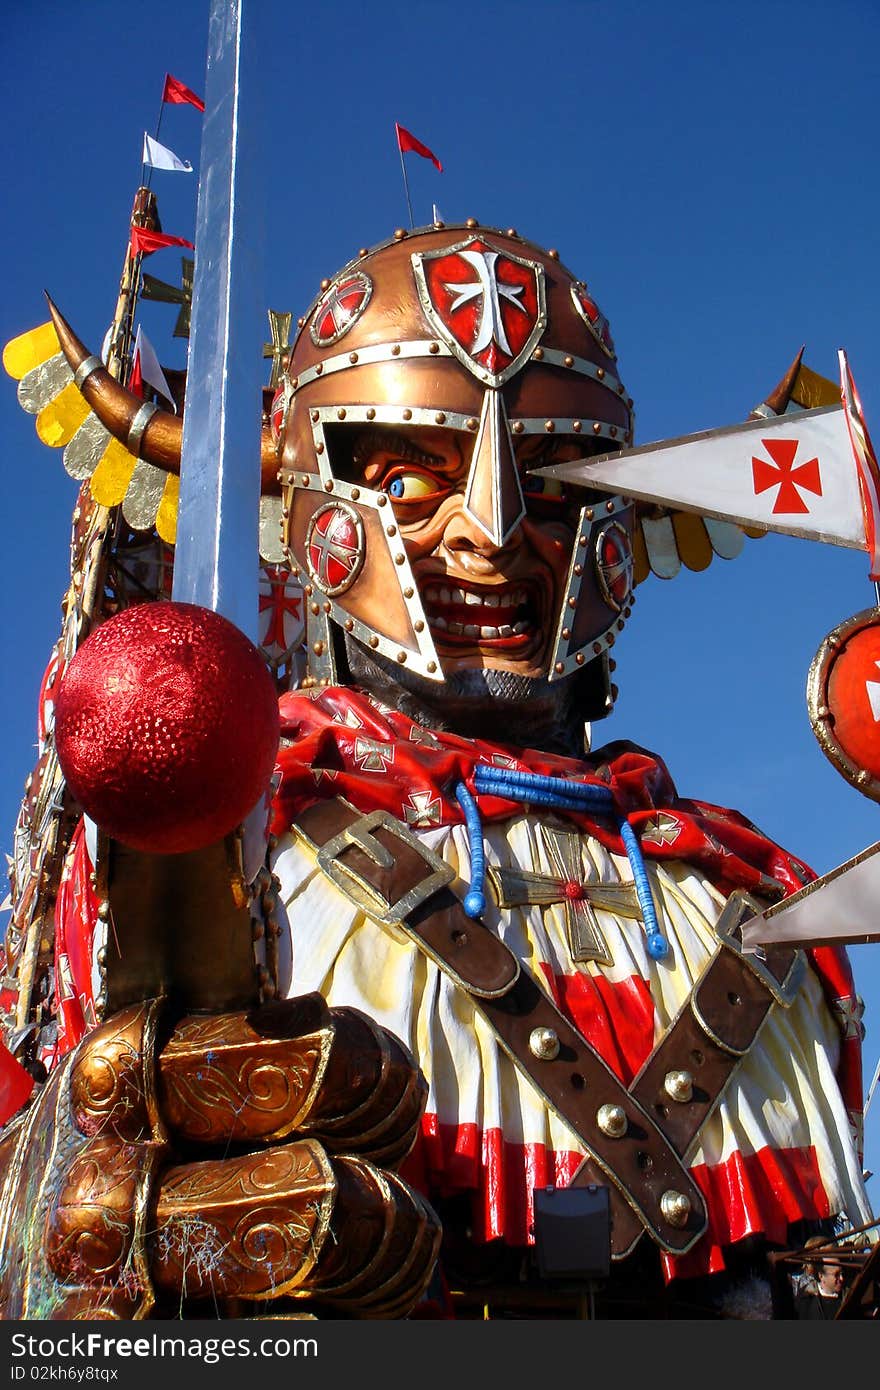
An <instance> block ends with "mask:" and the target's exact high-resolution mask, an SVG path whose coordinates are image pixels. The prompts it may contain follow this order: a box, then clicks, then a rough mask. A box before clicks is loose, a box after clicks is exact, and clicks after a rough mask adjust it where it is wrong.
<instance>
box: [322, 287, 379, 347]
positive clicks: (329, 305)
mask: <svg viewBox="0 0 880 1390" xmlns="http://www.w3.org/2000/svg"><path fill="white" fill-rule="evenodd" d="M372 293H373V282H372V280H371V279H370V277H369V275H364V273H363V271H360V270H354V271H352V272H351V273H350V274H349V275H343V276H342V277H341V278H340V279H339V280H334V282H333V284H332V285H330V286H328V288H327V289H326V290H325V292H324V294H323V295H322V296H321V298H320V299H319V301H318V304H317V307H316V308H315V317H314V319H313V320H312V327H311V335H312V342H313V343H314V344H315V346H316V347H329V346H330V344H331V343H337V342H338V341H339V339H340V338H342V337H344V336H345V334H346V333H347V332H348V330H349V329H350V328H351V327H353V325H354V324H356V323H357V321H358V319H359V318H360V316H361V314H362V313H363V312H364V310H365V309H366V307H367V305H368V304H369V302H370V295H371V294H372Z"/></svg>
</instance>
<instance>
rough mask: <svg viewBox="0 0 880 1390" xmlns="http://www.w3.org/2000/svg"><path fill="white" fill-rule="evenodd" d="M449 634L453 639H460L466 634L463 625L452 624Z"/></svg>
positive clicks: (448, 629) (448, 630)
mask: <svg viewBox="0 0 880 1390" xmlns="http://www.w3.org/2000/svg"><path fill="white" fill-rule="evenodd" d="M447 632H449V633H450V634H451V635H452V636H453V637H460V636H461V635H462V633H463V632H464V628H463V626H462V624H461V623H450V624H449V626H448V628H447Z"/></svg>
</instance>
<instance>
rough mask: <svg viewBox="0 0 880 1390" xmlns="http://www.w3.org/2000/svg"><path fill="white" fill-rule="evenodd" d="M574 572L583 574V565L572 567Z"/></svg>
mask: <svg viewBox="0 0 880 1390" xmlns="http://www.w3.org/2000/svg"><path fill="white" fill-rule="evenodd" d="M574 572H575V574H583V572H584V567H583V565H575V567H574Z"/></svg>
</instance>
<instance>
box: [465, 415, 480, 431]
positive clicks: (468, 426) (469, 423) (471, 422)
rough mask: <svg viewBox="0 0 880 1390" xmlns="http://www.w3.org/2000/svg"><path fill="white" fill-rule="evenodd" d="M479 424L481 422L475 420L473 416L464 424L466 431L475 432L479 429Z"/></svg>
mask: <svg viewBox="0 0 880 1390" xmlns="http://www.w3.org/2000/svg"><path fill="white" fill-rule="evenodd" d="M479 423H480V422H479V420H476V419H475V418H474V416H473V415H472V416H471V417H470V419H469V420H465V422H464V425H465V429H468V430H475V429H476V428H477V425H478V424H479Z"/></svg>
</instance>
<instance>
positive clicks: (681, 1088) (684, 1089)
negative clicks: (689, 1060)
mask: <svg viewBox="0 0 880 1390" xmlns="http://www.w3.org/2000/svg"><path fill="white" fill-rule="evenodd" d="M663 1089H664V1091H665V1092H666V1094H667V1095H668V1096H669V1098H670V1100H677V1101H678V1102H679V1104H681V1105H684V1104H686V1102H687V1101H689V1100H690V1099H691V1097H692V1096H693V1094H694V1078H693V1077H692V1075H691V1073H690V1072H689V1071H668V1072H667V1073H666V1075H665V1076H664V1078H663Z"/></svg>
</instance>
